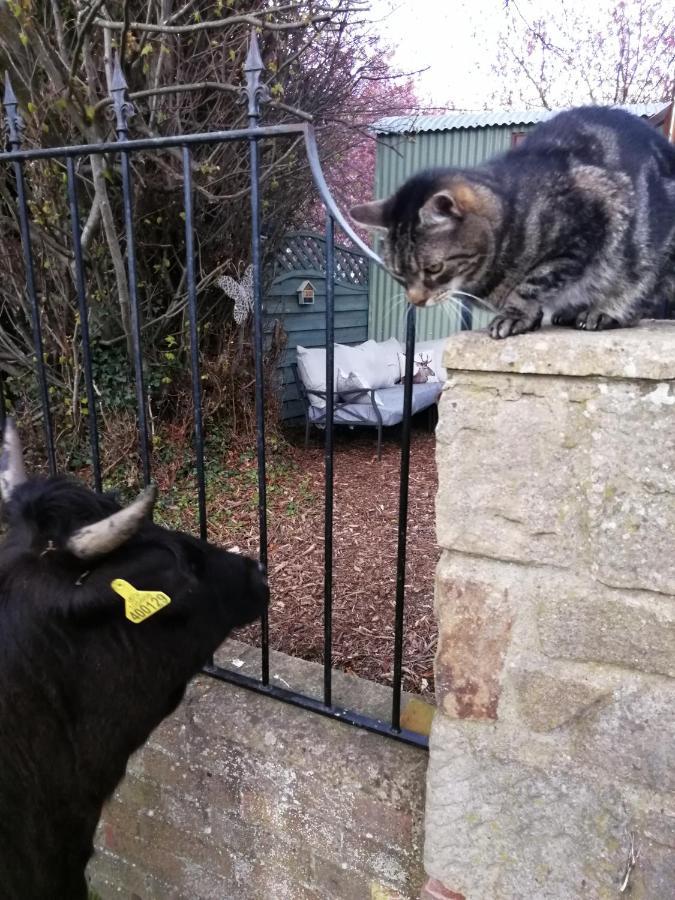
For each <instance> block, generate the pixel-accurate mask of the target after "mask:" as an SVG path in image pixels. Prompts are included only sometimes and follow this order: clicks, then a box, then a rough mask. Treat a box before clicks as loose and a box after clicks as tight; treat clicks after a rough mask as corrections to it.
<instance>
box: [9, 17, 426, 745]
mask: <svg viewBox="0 0 675 900" xmlns="http://www.w3.org/2000/svg"><path fill="white" fill-rule="evenodd" d="M263 71H264V66H263V63H262V60H261V58H260V53H259V50H258V43H257V38H256V36H255V32H252V34H251V39H250V44H249V51H248V55H247V58H246V62H245V65H244V74H245V87H243V88H242V92H243V93H242V97H243V99H244V100H245V101H246V103H247V113H248V127H247V128H241V129H233V130H229V131H215V132H207V133H200V134H190V135H173V136H167V137H153V138H144V139H140V140H130V139H129V136H128V121H129V118H130V116H131V115H132V114H133V106H132V104H131V103H130V102H129V100H128V97H127V85H126V82H125V79H124V76H123V73H122V70H121V67H120V65H119V61H118V60H115V66H114V72H113V79H112V85H111V107H112V112H113V115H114V119H115V131H116V134H117V140H116V141H110V142H100V143H97V144H84V145H77V146H70V147H49V148H39V149H31V150H22V149H21V131H22V119H21V116H20V113H19V109H18V101H17V98H16V96H15V94H14V91H13V90H12V86H11V83H10V80H9V76H6V77H5V94H4V101H3V106H4V112H5V129H6V134H7V143H8V146H9V150H8V151H7V152H5V153H0V163H4V164H9V165H11V166H12V167H13V169H14V176H15V181H16V203H17V207H18V215H19V223H20V230H21V240H22V246H23V255H24V263H25V273H26V290H27V294H28V299H29V304H30V311H31V317H32V330H33V343H34V349H35V359H36V377H37V382H38V388H39V397H40V404H41V408H42V420H43V427H44V434H45V444H46V448H47V461H48V465H49V470H50V472H51V473H54V472H55V471H56V454H55V442H54V431H53V424H52V415H51V410H50V401H49V389H48V378H47V370H46V364H45V357H44V352H43V341H42V334H41V328H40V303H39V298H38V293H37V289H36V283H35V265H34V258H33V250H32V246H31V227H30V212H29V206H28V203H27V199H26V191H25V184H24V170H23V167H24V164H25V163H27V162H30V161H35V160H57V159H58V160H65V161H66V174H67V191H68V200H69V209H70V217H71V222H70V225H71V232H72V241H73V265H74V270H75V283H76V292H77V299H78V308H79V316H80V323H81V334H82V355H83V372H84V381H85V390H86V396H87V400H88V407H87V408H88V431H89V440H90V449H91V460H92V471H93V476H94V486H95V488H96V489H97V490H100V489H101V466H100V456H99V444H98V424H97V416H96V398H95V390H94V381H93V376H92V366H91V350H90V342H89V330H88V303H87V288H86V279H85V272H84V259H83V252H82V246H81V232H80V222H79V216H78V206H77V204H78V197H77V184H76V177H75V164H74V161H75V160H76V159H78V158H80V157H92V156H97V155H98V156H100V155H102V154H116V155H118V156H119V158H120V164H121V170H122V201H123V210H124V236H125V246H126V257H127V277H128V286H129V297H130V320H131V345H132V351H133V362H134V369H135V378H136V410H137V419H138V431H139V455H140V459H141V465H142V474H143V482H144V484H146V485H147V484H148V483H149V482H150V479H151V460H150V437H149V432H148V414H147V407H146V393H145V385H144V375H143V350H142V336H141V335H142V331H141V308H140V303H139V296H138V284H137V276H136V249H135V248H136V245H135V241H134V227H133V216H132V212H133V191H134V186H133V180H132V171H131V164H130V160H131V156H132V154H134V153H137V152H139V151H148V150H160V149H163V148H179V150H180V152H181V154H182V174H183V207H184V214H185V215H184V218H185V257H186V259H185V264H186V285H187V309H188V323H189V333H190V361H191V382H192V398H193V405H194V438H195V456H196V459H195V462H196V472H197V502H198V510H199V532H200V535H201V537H202V538H206V537H207V533H208V519H207V510H206V483H205V466H204V460H205V453H204V427H203V421H202V397H201V376H200V366H199V345H198V330H197V288H196V284H197V282H196V273H195V245H194V223H193V205H192V193H193V186H192V170H191V152H190V148H191V147H193V146H195V145H200V144H219V143H223V142H226V141H247V142H248V144H249V154H250V196H251V219H252V247H251V253H252V264H253V285H254V351H255V375H256V393H255V396H256V424H257V463H258V473H257V474H258V525H259V532H260V534H259V537H260V560H261V563H262V564H263V566H265V567H267V498H266V472H265V416H264V410H265V397H264V387H263V384H264V378H263V305H262V248H261V228H260V178H259V169H260V148H259V145H260V142H261V141H265V140H275V139H277V138H280V137H288V136H295V137H301V138H302V140H303V141H304V147H305V151H306V154H307V160H308V163H309V167H310V171H311V173H312V177H313V179H314V183H315V186H316V188H317V190H318V192H319V195H320V197H321V199H322V202H323V204H324V206H325V209H326V232H325V235H326V238H325V246H326V273H327V280H326V285H327V287H326V395H327V396H326V432H325V433H326V437H325V454H324V457H325V458H324V463H325V466H324V468H325V511H324V515H325V527H324V542H325V549H324V553H325V557H324V662H323V666H324V670H323V675H324V677H323V698H322V699H321V700H318V699H316V698H313V697H310V696H307V695H305V694H302V693H298V692H296V691H293V690H290V689H286V688H281V687H279V686H278V685H276V684H272V683H270V671H269V669H270V666H269V622H268V617H267V615H265V617H264V618H263V621H262V633H261V645H262V651H261V677H260V679H255V678H251V677H249V676H246V675H243V674H241V673H239V672H235V671H231V670H229V669H225V668H222V667H221V666H218V665H215V664H213V663H211V664H209V665H208V666H207V667H206V669H205V671H207V672H208V673H209V674H210V675H212V676H214V677H216V678H219V679H221V680H223V681H227V682H230V683H232V684H236V685H239V686H241V687H246V688H249V689H251V690H254V691H258V692H260V693H263V694H266V695H268V696H270V697H274V698H277V699H279V700H283V701H286V702H288V703H292V704H295V705H297V706H300V707H303V708H305V709H308V710H312V711H314V712H317V713H320V714H322V715H326V716H331V717H333V718H336V719H339V720H341V721H343V722H347V723H350V724H352V725H356V726H359V727H361V728H365V729H367V730H369V731H373V732H377V733H379V734H384V735H388V736H390V737H394V738H397V739H399V740H402V741H405V742H407V743H410V744H415V745H417V746H421V747H425V746H426V745H427V739H426V737H424V736H422V735H419V734H417V733H415V732H412V731H407V730H406V729H404V728H402V727H401V690H402V670H403V669H402V667H403V619H404V605H405V587H406V537H407V510H408V471H409V458H410V428H411V421H410V420H411V409H412V384H413V379H412V375H413V359H414V345H415V310H414V308H413V307H412V306H411V307H410V308H409V310H408V313H407V328H406V373H405V392H404V418H403V424H402V449H401V473H400V490H399V517H398V562H397V576H396V605H395V638H394V665H393V698H392V710H391V719H390V721H382V720H380V719H376V718H373V717H371V716H368V715H365V714H363V713H360V712H358V711H355V710H351V709H347V708H344V707H341V706H336V705H335V704H334V703H333V693H332V686H333V685H332V679H333V669H332V604H333V428H332V423H333V356H334V354H333V344H334V314H335V310H334V281H335V249H334V237H335V225H336V224H337V225H338V226H339V227H340V229H341V230H342V231H343V232H344V233H345V234H346V235H347V237H348V238H349V239H350V240H351V241H352V243H353V244H354V245H355V246H356V247H358V249H359V250H360V251H361V252H362V253H364V254H365V255H366V256H367V257H369V258H370V259H371V260H372V261H373V262H374V263H376V264H380V260H379V258H378V257H377V255H376V254H375V253H374V252H373V251H372V250H371V249H370V248H369V247H368V246H367V245H365V244H364V243H363V241H361V239H360V238H359V236H358V234H356V233H355V231H354V230H353V229H352V227H351V226H350V224H349V223H348V221H347V220H346V219H345V218H344V216H343V215H342V213H341V212H340V210H339V209H338V207H337V205H336V203H335V201H334V199H333V197H332V196H331V193H330V191H329V189H328V186H327V184H326V180H325V178H324V175H323V172H322V170H321V165H320V162H319V154H318V148H317V143H316V136H315V133H314V130H313V128H312V125H311V124H309V123H307V122H305V121H303V122H293V123H289V124H285V125H273V126H261V125H260V105H261V103H263V102H264V101H265V100H266V99H267V97H266V89H265V87H264V85H263V84H262V83H261V73H262V72H263ZM5 402H6V401H5V392H4V389H3V385H2V378H1V377H0V416H1V417H2V419H3V420H4V415H5Z"/></svg>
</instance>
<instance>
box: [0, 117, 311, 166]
mask: <svg viewBox="0 0 675 900" xmlns="http://www.w3.org/2000/svg"><path fill="white" fill-rule="evenodd" d="M306 130H307V128H306V125H305V124H304V123H293V124H291V123H289V124H288V125H261V126H260V127H259V128H256V129H254V130H252V129H250V128H234V129H232V130H231V131H202V132H199V133H198V134H178V135H167V136H166V137H153V138H134V139H133V140H128V139H126V138H125V139H124V140H119V141H104V142H101V143H97V144H74V145H73V146H71V147H38V148H36V149H34V150H10V151H8V152H6V153H0V162H27V161H29V160H35V159H63V158H67V157H69V156H91V155H92V153H94V154H97V155H101V154H102V153H120V152H122V151H128V152H129V153H133V152H136V151H139V150H162V149H165V148H166V149H171V148H172V147H182V146H183V145H188V146H193V145H194V144H210V143H213V144H221V143H225V142H228V141H242V140H246V139H247V138H250V137H251V135H252V134H253V132H254V131H255V135H256V137H258V138H276V137H284V136H292V135H304V134H305V132H306Z"/></svg>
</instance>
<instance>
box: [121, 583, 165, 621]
mask: <svg viewBox="0 0 675 900" xmlns="http://www.w3.org/2000/svg"><path fill="white" fill-rule="evenodd" d="M110 587H111V588H112V589H113V591H115V593H116V594H119V595H120V597H124V615H125V616H126V617H127V619H129V621H130V622H136V623H138V622H143V621H144V620H145V619H147V618H149V617H150V616H153V615H154V614H155V613H156V612H159V610H160V609H162V608H163V607H165V606H168V605H169V603H171V597H169V596H168V595H167V594H165V593H164V592H163V591H139V590H137V589H136V588H135V587H134V586H133V585H131V584H129V582H128V581H125V580H124V579H123V578H116V579H115V580H114V581H111V582H110Z"/></svg>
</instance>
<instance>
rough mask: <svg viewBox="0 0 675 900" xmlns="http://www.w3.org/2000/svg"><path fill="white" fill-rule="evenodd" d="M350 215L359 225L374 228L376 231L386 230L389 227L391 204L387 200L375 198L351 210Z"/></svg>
mask: <svg viewBox="0 0 675 900" xmlns="http://www.w3.org/2000/svg"><path fill="white" fill-rule="evenodd" d="M349 215H350V216H351V217H352V219H353V220H354V221H355V222H358V223H359V225H365V226H366V228H373V229H375V230H376V231H386V230H387V228H388V227H389V205H388V201H387V200H373V201H371V202H370V203H362V204H361V205H360V206H354V207H352V209H350V210H349Z"/></svg>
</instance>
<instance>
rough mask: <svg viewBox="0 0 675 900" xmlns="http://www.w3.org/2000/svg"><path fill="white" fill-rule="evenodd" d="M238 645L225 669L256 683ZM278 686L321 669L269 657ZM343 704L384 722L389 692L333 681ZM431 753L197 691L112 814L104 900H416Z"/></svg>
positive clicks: (136, 767)
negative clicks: (426, 778) (237, 672)
mask: <svg viewBox="0 0 675 900" xmlns="http://www.w3.org/2000/svg"><path fill="white" fill-rule="evenodd" d="M259 657H260V653H259V651H257V650H255V649H254V648H250V647H246V646H245V645H243V644H237V643H236V642H234V641H229V642H227V644H226V645H225V647H224V648H223V650H222V651H221V653H220V654H219V661H220V662H221V663H223V664H227V665H229V666H230V667H234V668H235V669H238V670H239V671H241V672H244V673H247V674H257V672H256V669H257V665H258V663H259ZM271 670H272V672H273V673H275V680H276V682H277V683H278V684H281V685H282V686H285V685H291V686H293V687H294V688H295V689H297V690H304V691H306V692H309V693H310V694H312V695H316V694H317V693H320V690H321V683H322V672H323V669H322V667H320V666H318V665H316V664H312V663H307V662H304V661H302V660H293V659H291V658H289V657H286V656H284V655H283V654H280V653H272V659H271ZM334 694H335V699H336V702H337V703H340V704H342V705H346V703H347V702H351V703H352V704H353V705H354V707H355V708H359V709H362V710H363V711H368V712H371V713H372V714H374V715H385V713H386V710H387V709H388V707H389V704H390V696H391V692H390V691H388V690H387V689H385V688H382V687H380V686H379V685H373V684H369V683H368V682H364V681H362V680H360V679H357V678H354V677H352V676H348V675H344V674H342V673H335V679H334ZM426 764H427V754H426V752H425V751H423V750H420V749H417V748H414V747H410V746H406V745H403V744H400V743H397V742H395V741H393V740H391V739H390V738H386V737H380V736H378V735H374V734H370V733H368V732H365V731H363V730H360V729H357V728H353V727H350V726H348V725H345V724H342V723H340V722H336V721H333V720H331V719H327V718H324V717H323V716H320V715H317V714H315V713H310V712H306V711H304V710H302V709H299V708H297V707H293V706H289V705H287V704H285V703H281V702H280V701H277V700H271V699H269V698H266V697H263V696H261V695H259V694H255V693H252V692H251V691H247V690H244V689H240V688H235V687H232V686H231V685H228V684H224V683H222V682H219V681H215V680H213V679H211V678H207V677H200V678H198V679H196V680H195V681H194V682H193V683H192V685H191V686H190V687H189V689H188V692H187V694H186V697H185V700H184V701H183V703H182V704H181V705H180V707H179V708H178V710H177V711H176V712H175V714H174V715H173V716H171V717H169V718H168V719H167V720H166V721H165V722H164V723H162V725H160V727H159V728H158V729H157V730H156V731H155V732H154V733H153V735H152V736H151V738H150V740H149V741H148V743H147V745H146V746H145V747H144V748H142V750H140V751H139V752H138V753H137V754H136V755H135V756H134V757H132V759H131V761H130V765H129V767H128V773H127V777H126V778H125V780H124V781H123V782H122V784H121V785H120V788H119V790H118V791H117V792H116V794H115V796H114V797H113V798H112V800H111V802H110V803H109V804H108V806H107V807H106V809H105V810H104V815H103V818H102V821H101V824H100V827H99V831H98V837H97V851H96V854H95V856H94V858H93V859H92V861H91V863H90V865H89V877H90V881H91V885H92V887H93V889H94V890H95V891H96V893H97V894H98V895H99V896H100V897H101V898H102V900H112V898H128V900H139V898H140V900H182V898H186V900H187V898H189V900H206V898H213V900H417V897H418V896H419V891H420V886H421V885H422V883H423V880H424V873H423V869H422V820H423V810H424V782H425V772H426Z"/></svg>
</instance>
